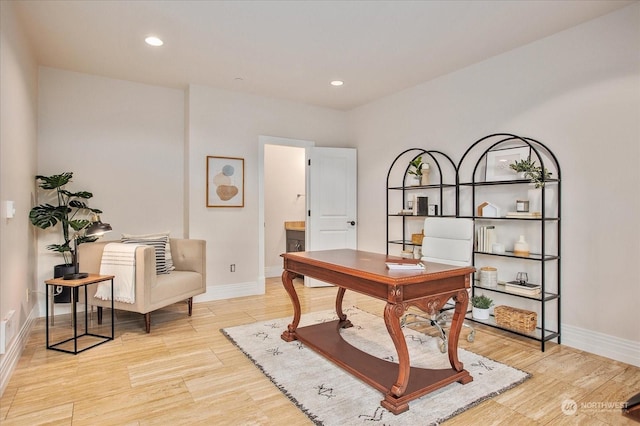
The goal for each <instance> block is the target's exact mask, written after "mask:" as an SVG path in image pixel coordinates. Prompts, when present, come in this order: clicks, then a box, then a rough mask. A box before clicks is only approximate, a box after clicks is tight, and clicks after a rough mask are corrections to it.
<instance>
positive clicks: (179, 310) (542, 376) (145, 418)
mask: <svg viewBox="0 0 640 426" xmlns="http://www.w3.org/2000/svg"><path fill="white" fill-rule="evenodd" d="M296 287H297V289H298V291H299V294H300V298H301V303H302V307H303V312H309V311H319V310H325V309H332V308H333V306H334V296H335V292H336V290H335V288H330V287H328V288H313V289H309V288H305V287H304V286H302V285H300V284H297V285H296ZM351 305H354V306H358V307H359V308H361V309H363V310H367V311H369V312H372V313H376V314H378V315H380V314H381V312H382V307H383V304H382V302H380V301H375V300H372V299H370V298H367V297H364V296H360V295H357V294H354V293H349V292H347V295H346V297H345V304H344V306H351ZM292 312H293V311H292V308H291V305H290V301H289V298H288V296H287V294H286V293H285V292H284V290H283V289H282V285H281V284H280V282H279V279H272V280H269V282H268V283H267V294H266V295H264V296H252V297H244V298H238V299H232V300H223V301H215V302H207V303H196V304H194V311H193V316H192V317H191V318H189V317H187V315H186V304H176V305H174V306H171V307H170V308H168V309H164V310H161V311H158V312H156V313H154V314H152V316H151V318H152V319H151V321H152V325H151V334H146V333H145V332H144V322H143V318H142V316H141V315H133V314H128V313H125V312H118V313H117V316H116V319H117V322H116V339H115V340H114V341H113V342H108V343H106V344H104V345H101V346H97V347H95V348H92V349H90V350H88V351H86V352H83V353H81V354H79V355H75V356H74V355H69V354H65V353H60V352H56V351H51V350H46V349H45V332H44V321H43V320H39V323H38V325H37V326H36V327H35V329H34V331H33V332H32V335H31V336H30V340H29V343H28V345H27V347H26V350H25V352H24V354H23V356H22V358H21V359H20V363H19V366H18V368H17V369H16V371H15V373H14V374H13V376H12V378H11V381H10V382H9V384H8V387H7V389H6V390H5V392H4V394H3V396H2V398H1V399H0V423H1V424H2V425H3V426H9V425H41V424H51V425H71V424H73V425H98V424H100V425H103V424H113V425H151V424H161V425H167V424H171V425H178V424H209V425H214V424H215V425H289V426H293V425H309V424H311V422H310V421H309V420H308V419H307V418H306V417H305V415H304V414H302V412H301V411H300V410H298V409H297V408H296V407H295V406H294V405H293V404H292V403H291V402H290V401H289V400H288V399H287V398H286V397H285V396H284V395H283V394H282V393H281V392H280V391H279V390H278V389H277V388H276V387H275V386H274V385H273V384H272V383H271V382H270V381H269V380H268V379H267V378H266V377H265V376H263V375H262V373H260V371H258V369H257V368H255V367H254V365H253V364H252V363H251V362H250V361H249V360H248V359H247V358H246V357H245V356H244V355H243V354H242V353H241V352H240V351H239V350H237V349H236V348H235V346H233V345H232V344H231V343H230V342H229V341H228V340H227V339H226V338H225V337H224V336H223V335H222V334H221V333H220V332H219V329H221V328H224V327H229V326H233V325H239V324H246V323H251V322H255V321H258V320H265V319H270V318H279V317H287V316H290V315H291V314H292ZM65 326H66V327H67V328H68V326H69V315H61V316H59V317H57V318H56V328H57V329H63V327H65ZM463 337H464V335H463ZM460 346H461V347H464V348H467V349H470V350H472V351H473V352H476V353H479V354H481V355H485V356H487V357H490V358H492V359H495V360H498V361H501V362H504V363H507V364H509V365H512V366H514V367H517V368H520V369H522V370H525V371H527V372H529V373H531V374H532V375H533V377H532V378H531V379H529V380H528V381H527V382H525V383H524V384H522V385H520V386H518V387H516V388H514V389H512V390H509V391H507V392H506V393H504V394H502V395H498V396H496V397H494V398H492V399H490V400H488V401H485V402H484V403H482V404H480V405H478V406H476V407H474V408H472V409H470V410H468V411H466V412H464V413H462V414H460V415H458V416H456V417H454V418H453V419H451V420H449V421H448V422H447V423H446V424H447V425H467V424H473V425H479V424H481V425H485V424H509V425H530V424H534V425H535V424H540V425H547V424H553V425H563V424H589V425H624V424H629V425H632V424H633V425H637V424H638V423H636V422H634V421H632V420H630V419H628V418H626V417H623V416H622V415H621V414H620V409H619V408H607V407H608V406H607V405H606V404H607V403H611V404H613V405H614V406H615V404H619V403H622V402H624V401H627V400H628V399H629V398H630V397H631V396H632V395H634V394H636V393H638V392H640V368H637V367H634V366H630V365H628V364H624V363H620V362H616V361H612V360H610V359H607V358H603V357H599V356H596V355H591V354H588V353H584V352H581V351H578V350H575V349H571V348H569V347H565V346H561V345H551V347H550V348H548V349H547V350H546V351H545V352H544V353H542V352H540V350H539V346H538V343H537V342H534V341H529V340H526V339H522V340H519V339H517V338H514V337H513V336H512V335H510V334H502V333H501V332H499V331H496V330H493V329H489V328H479V329H478V331H477V335H476V340H475V342H474V343H468V342H467V341H466V340H464V339H461V341H460ZM567 399H573V400H575V401H576V403H577V404H578V412H577V414H576V415H574V416H567V415H565V414H563V412H562V410H561V404H562V402H563V401H564V400H567Z"/></svg>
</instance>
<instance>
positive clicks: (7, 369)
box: [0, 304, 39, 396]
mask: <svg viewBox="0 0 640 426" xmlns="http://www.w3.org/2000/svg"><path fill="white" fill-rule="evenodd" d="M38 316H39V312H38V305H37V304H35V305H34V306H33V308H32V309H31V312H30V313H29V318H27V321H25V323H24V325H23V326H22V328H21V329H20V331H19V332H18V334H17V335H16V336H15V337H14V338H13V340H11V342H10V343H9V347H8V348H7V350H6V352H5V353H4V354H3V355H0V396H2V394H4V390H5V389H6V387H7V385H8V384H9V380H11V375H12V374H13V371H14V370H15V368H16V365H18V361H20V357H21V356H22V352H23V351H24V348H25V346H26V345H27V341H28V340H29V335H30V334H31V329H32V328H33V326H34V325H35V323H36V320H37V319H38Z"/></svg>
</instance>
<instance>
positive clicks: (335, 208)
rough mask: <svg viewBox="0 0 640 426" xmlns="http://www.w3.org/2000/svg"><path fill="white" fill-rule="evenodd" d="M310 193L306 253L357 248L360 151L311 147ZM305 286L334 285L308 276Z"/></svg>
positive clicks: (308, 163) (308, 192)
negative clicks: (358, 159) (358, 160)
mask: <svg viewBox="0 0 640 426" xmlns="http://www.w3.org/2000/svg"><path fill="white" fill-rule="evenodd" d="M308 152H309V161H308V162H307V166H308V167H309V170H308V171H309V173H308V175H307V176H308V179H309V181H308V183H309V190H308V191H307V194H308V196H307V206H308V210H307V232H306V239H307V241H306V242H305V244H306V250H307V251H315V250H330V249H338V248H350V249H356V245H357V232H356V231H357V223H358V221H357V210H356V208H357V192H356V191H357V158H356V154H357V151H356V150H355V149H353V148H311V149H310V150H309V151H308ZM304 281H305V285H306V286H308V287H319V286H327V285H330V284H328V283H325V282H323V281H319V280H316V279H312V278H309V277H305V280H304Z"/></svg>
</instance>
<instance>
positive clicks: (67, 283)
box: [44, 274, 115, 355]
mask: <svg viewBox="0 0 640 426" xmlns="http://www.w3.org/2000/svg"><path fill="white" fill-rule="evenodd" d="M114 277H115V276H114V275H97V274H89V276H88V277H86V278H80V279H78V280H65V279H64V278H53V279H50V280H46V281H45V282H44V283H45V284H46V290H45V293H46V303H45V306H46V308H45V309H46V312H45V316H46V343H47V349H53V350H56V351H60V352H66V353H70V354H74V355H77V354H79V353H80V352H84V351H86V350H87V349H91V348H93V347H94V346H98V345H101V344H103V343H106V342H108V341H110V340H113V337H114V334H115V325H114V314H113V278H114ZM109 280H110V281H111V336H105V335H101V334H95V333H89V313H88V305H87V286H88V285H91V284H96V285H97V284H98V283H101V282H103V281H109ZM55 286H63V287H69V288H71V325H72V326H73V337H71V338H69V339H66V340H63V341H60V342H58V343H55V344H50V343H49V287H51V288H53V287H55ZM80 287H82V288H84V333H82V334H78V313H77V306H76V305H77V303H78V300H77V299H78V289H79V288H80ZM52 297H53V296H52ZM84 336H90V337H93V338H97V339H98V340H97V342H95V343H92V344H91V345H89V346H86V347H84V348H82V349H78V340H79V339H80V338H81V337H84ZM94 340H95V339H94ZM67 342H73V349H72V350H71V349H64V348H63V347H62V346H63V345H64V344H65V343H67Z"/></svg>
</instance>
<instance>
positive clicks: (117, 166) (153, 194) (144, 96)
mask: <svg viewBox="0 0 640 426" xmlns="http://www.w3.org/2000/svg"><path fill="white" fill-rule="evenodd" d="M38 120H39V122H38V174H42V175H51V174H59V173H62V172H65V171H71V172H73V174H74V175H73V183H72V184H71V185H69V188H68V189H69V190H72V191H79V190H85V191H90V192H92V193H93V198H91V199H90V200H89V201H88V203H89V205H90V206H91V207H94V208H99V209H101V210H102V211H103V212H104V213H103V214H102V215H101V219H102V220H103V221H104V222H107V223H109V224H111V226H112V227H113V232H111V233H110V234H107V235H106V236H105V237H103V238H105V239H107V240H112V239H119V238H120V235H121V234H122V233H130V234H137V233H150V232H164V231H170V232H171V235H172V236H176V237H178V238H181V237H183V235H184V229H183V224H184V223H183V222H184V217H183V206H184V202H183V186H184V185H183V182H184V92H183V91H180V90H175V89H166V88H162V87H156V86H149V85H144V84H138V83H131V82H127V81H122V80H114V79H109V78H104V77H98V76H92V75H87V74H81V73H75V72H69V71H62V70H57V69H52V68H41V69H40V93H39V111H38ZM38 234H39V239H38V248H39V249H38V255H39V259H40V264H39V267H38V283H39V285H42V286H44V284H41V283H42V282H43V281H44V280H45V279H47V278H50V277H51V276H52V271H53V265H56V264H58V263H62V262H61V260H62V258H61V256H60V255H59V254H58V253H53V252H50V251H48V250H47V249H46V245H47V244H51V243H53V242H60V240H61V233H60V227H59V226H58V227H55V228H54V229H53V230H51V231H49V230H44V231H42V230H40V231H39V232H38Z"/></svg>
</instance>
